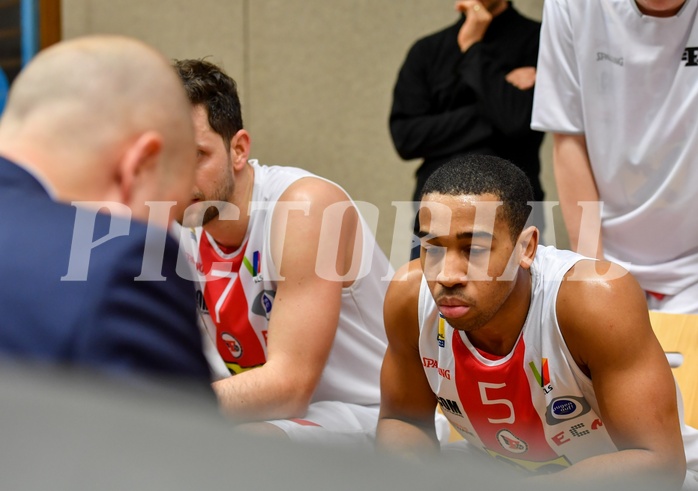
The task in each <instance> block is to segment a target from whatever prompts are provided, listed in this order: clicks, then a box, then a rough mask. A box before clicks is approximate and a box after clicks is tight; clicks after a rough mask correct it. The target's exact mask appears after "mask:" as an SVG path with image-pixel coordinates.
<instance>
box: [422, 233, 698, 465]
mask: <svg viewBox="0 0 698 491" xmlns="http://www.w3.org/2000/svg"><path fill="white" fill-rule="evenodd" d="M581 259H585V258H584V257H583V256H580V255H578V254H575V253H572V252H570V251H560V250H557V249H555V248H553V247H543V246H539V247H538V251H537V254H536V257H535V260H534V262H533V265H532V267H531V281H532V292H531V304H530V308H529V312H528V316H527V318H526V321H525V323H524V326H523V329H522V331H521V334H520V336H519V338H518V340H517V341H516V344H515V346H514V348H513V349H512V351H511V352H510V353H509V354H508V355H506V356H504V357H500V358H496V357H493V356H492V355H488V354H485V353H482V352H480V351H479V350H478V349H477V348H475V347H474V346H473V345H472V344H471V343H470V341H469V340H468V337H467V335H466V334H465V333H464V332H463V331H458V330H455V329H453V328H452V327H451V326H450V325H449V324H448V322H446V320H445V319H444V318H443V317H441V315H440V314H439V311H438V308H437V306H436V303H435V302H434V300H433V297H432V296H431V293H430V291H429V288H428V286H427V284H426V282H425V280H424V278H423V279H422V285H421V288H420V295H419V322H420V339H419V350H420V355H421V357H422V364H423V366H424V371H425V373H426V375H427V378H428V380H429V384H430V386H431V388H432V390H433V391H434V393H435V394H436V395H437V397H438V401H439V404H440V406H441V408H442V410H443V412H444V414H445V415H446V417H447V418H448V419H449V420H450V422H451V423H452V424H453V426H454V427H455V428H456V429H457V430H458V432H459V433H460V434H461V435H462V436H463V437H464V438H465V439H466V440H467V441H468V442H469V443H470V444H472V445H474V446H475V447H477V448H479V449H481V450H483V451H485V452H486V453H488V454H489V455H490V456H492V457H494V458H496V459H498V460H503V461H506V462H509V463H511V464H514V465H515V466H517V467H519V468H522V469H526V470H528V471H532V472H545V473H547V472H551V471H556V470H561V469H563V468H565V467H568V466H570V465H572V464H574V463H576V462H579V461H581V460H584V459H586V458H589V457H592V456H594V455H600V454H605V453H610V452H615V451H617V448H616V446H615V445H614V443H613V441H612V440H611V438H610V436H609V434H608V432H607V431H606V428H605V426H604V424H603V421H602V419H601V418H600V416H599V409H598V404H597V400H596V396H595V394H594V389H593V386H592V382H591V380H590V379H589V377H587V376H586V375H585V374H584V373H583V372H582V371H581V370H580V368H579V367H578V366H577V364H576V363H575V361H574V359H573V357H572V355H571V354H570V352H569V350H568V348H567V345H566V344H565V340H564V339H563V337H562V333H561V332H560V328H559V325H558V322H557V317H556V313H555V303H556V299H557V294H558V290H559V288H560V284H561V281H562V279H563V277H564V275H565V273H567V271H569V269H570V268H571V267H572V266H573V265H574V264H575V263H577V262H578V261H579V260H581ZM642 410H643V409H642V408H628V414H629V416H630V415H632V412H633V411H642ZM684 438H685V442H686V444H687V446H686V453H687V456H688V455H689V453H690V454H691V456H692V458H693V463H694V464H695V456H696V455H697V454H696V441H695V439H696V432H695V430H693V429H692V428H688V427H684ZM689 448H690V452H689ZM689 459H690V457H689Z"/></svg>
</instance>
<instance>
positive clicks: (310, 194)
mask: <svg viewBox="0 0 698 491" xmlns="http://www.w3.org/2000/svg"><path fill="white" fill-rule="evenodd" d="M279 201H286V202H305V203H308V204H310V205H311V206H313V207H315V206H321V207H328V206H330V205H333V204H336V203H347V204H350V203H351V199H350V198H349V196H348V195H347V193H346V192H345V191H344V190H343V189H342V188H340V187H339V186H338V185H336V184H334V183H333V182H331V181H328V180H325V179H322V178H320V177H316V176H307V177H303V178H301V179H298V180H297V181H296V182H294V183H293V184H291V185H290V186H289V187H288V188H287V189H286V190H285V191H284V192H283V194H281V196H280V197H279Z"/></svg>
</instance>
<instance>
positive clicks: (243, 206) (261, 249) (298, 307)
mask: <svg viewBox="0 0 698 491" xmlns="http://www.w3.org/2000/svg"><path fill="white" fill-rule="evenodd" d="M175 68H176V70H177V72H178V73H179V75H180V78H181V79H182V81H183V83H184V87H185V89H186V91H187V93H188V95H189V99H190V102H191V103H192V106H193V109H192V111H193V112H192V114H193V119H194V127H195V131H196V144H197V149H198V154H199V166H198V170H197V175H196V188H195V190H194V202H195V203H197V205H196V206H193V207H192V209H193V210H194V212H193V213H192V215H191V216H190V217H189V218H190V219H191V220H192V222H193V223H188V222H187V221H185V223H184V224H185V225H196V226H195V227H194V228H192V230H191V233H189V232H188V231H185V233H186V234H188V235H190V236H191V238H192V240H193V244H192V246H193V250H192V252H191V258H192V262H193V265H194V266H195V267H196V268H197V270H198V271H201V272H202V273H203V274H204V275H205V276H203V275H202V278H201V281H200V285H199V295H200V299H201V301H200V314H201V319H202V323H203V324H204V325H205V328H206V335H205V338H206V339H207V340H210V341H211V342H212V343H211V344H212V347H213V346H215V348H214V349H212V350H210V352H211V353H210V355H211V356H210V363H211V365H212V367H213V368H214V371H215V376H216V378H217V379H218V380H217V382H215V383H214V384H213V387H214V389H215V391H216V393H217V394H218V397H219V399H220V402H221V405H222V406H223V408H224V409H225V410H226V411H227V412H228V413H229V414H230V415H231V416H232V417H233V418H235V419H237V420H238V421H241V422H250V423H248V424H247V425H245V426H246V427H248V428H254V429H256V430H259V431H267V432H272V431H273V432H275V433H279V432H282V433H283V434H285V435H287V436H288V437H290V438H292V439H295V440H304V441H321V442H334V441H337V442H340V441H343V442H346V441H352V442H358V443H361V442H363V443H364V444H366V443H370V442H371V443H372V441H373V436H374V434H375V427H376V424H377V420H378V405H379V402H380V394H379V372H380V366H381V361H382V359H383V354H384V352H385V347H386V340H385V332H384V328H383V320H382V317H381V312H382V305H383V297H384V296H385V290H386V288H387V283H388V281H387V280H386V281H384V280H382V277H386V276H388V277H389V275H392V271H391V268H390V264H389V263H388V261H387V259H386V257H385V255H384V254H383V253H382V252H381V250H380V248H379V247H378V245H377V244H376V242H375V239H374V237H373V235H372V233H371V231H370V230H369V228H368V226H367V225H366V224H365V222H364V221H363V219H362V217H361V215H360V214H359V212H358V210H357V208H356V206H355V204H354V202H353V201H352V200H351V198H350V197H349V196H348V195H347V194H346V192H345V191H344V190H343V189H341V188H340V187H339V186H337V185H336V184H334V183H332V182H329V181H327V180H326V179H323V178H320V177H317V176H315V175H313V174H311V173H309V172H306V171H304V170H301V169H298V168H292V167H278V166H272V167H268V166H263V165H260V164H258V163H257V161H255V160H248V156H249V153H250V136H249V134H248V133H247V131H246V130H245V129H243V126H242V117H241V112H240V101H239V98H238V94H237V89H236V86H235V82H234V81H233V79H231V78H230V77H229V76H228V75H226V74H225V73H224V72H223V71H222V70H221V69H220V68H218V67H217V66H215V65H214V64H212V63H209V62H206V61H202V60H181V61H177V62H176V63H175ZM197 208H198V211H196V210H197ZM231 375H232V376H231ZM432 416H433V415H432ZM254 422H258V423H254Z"/></svg>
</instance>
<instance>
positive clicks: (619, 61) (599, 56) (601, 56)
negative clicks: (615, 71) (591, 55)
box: [596, 51, 623, 66]
mask: <svg viewBox="0 0 698 491" xmlns="http://www.w3.org/2000/svg"><path fill="white" fill-rule="evenodd" d="M596 61H610V62H611V63H613V64H615V65H618V66H623V57H622V56H619V57H615V56H611V55H609V54H607V53H602V52H601V51H599V52H598V53H596Z"/></svg>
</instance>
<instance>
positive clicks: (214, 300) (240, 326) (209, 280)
mask: <svg viewBox="0 0 698 491" xmlns="http://www.w3.org/2000/svg"><path fill="white" fill-rule="evenodd" d="M246 248H247V244H245V245H244V246H243V247H242V248H241V250H240V253H239V254H238V255H237V256H235V257H234V258H232V259H224V258H222V257H220V255H219V254H218V253H217V252H216V250H215V249H214V248H213V246H212V245H211V243H210V241H209V239H208V235H207V234H206V233H205V232H202V234H201V244H200V246H199V254H200V258H201V264H202V266H203V270H204V271H208V273H207V275H206V285H205V286H204V300H205V301H206V307H207V308H208V311H209V314H210V316H211V320H212V321H213V323H214V324H215V325H216V347H217V348H218V353H220V355H221V357H222V358H223V360H225V361H226V362H227V363H235V364H237V365H239V366H240V367H242V368H249V367H256V366H259V365H262V364H264V362H265V361H266V355H265V354H264V348H263V346H262V344H261V343H260V341H259V338H258V337H257V334H256V332H255V330H254V328H253V327H252V325H251V324H250V320H249V310H250V309H249V305H248V302H247V298H246V297H245V292H244V290H243V288H242V282H241V281H240V276H239V274H240V267H241V266H242V260H243V258H244V257H245V249H246ZM213 263H224V264H225V266H226V267H227V266H228V265H229V266H230V270H229V271H230V273H226V274H227V275H228V276H227V277H221V276H217V275H215V274H214V270H215V269H216V268H214V267H213ZM218 269H222V268H218ZM225 271H226V270H225V269H223V273H225ZM243 274H247V271H246V270H243ZM231 281H233V285H232V287H230V282H231ZM226 290H228V292H227V294H226ZM223 295H226V297H225V299H224V300H223V302H222V304H221V305H220V307H219V308H218V315H220V321H219V320H218V316H217V314H216V306H217V305H218V302H219V300H220V298H221V296H223Z"/></svg>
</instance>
